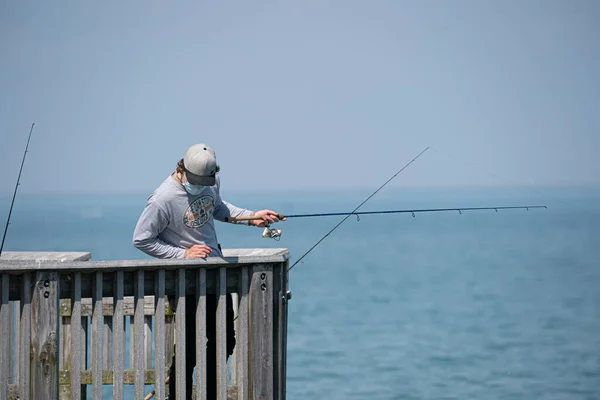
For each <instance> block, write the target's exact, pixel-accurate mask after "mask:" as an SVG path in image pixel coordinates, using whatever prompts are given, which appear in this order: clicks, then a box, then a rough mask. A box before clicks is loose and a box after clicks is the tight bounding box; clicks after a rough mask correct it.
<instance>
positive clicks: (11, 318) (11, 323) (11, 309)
mask: <svg viewBox="0 0 600 400" xmlns="http://www.w3.org/2000/svg"><path fill="white" fill-rule="evenodd" d="M9 286H10V278H9ZM14 327H15V303H14V301H9V302H8V338H7V339H5V340H6V341H7V342H8V343H9V350H8V383H9V384H10V383H14V380H13V379H14V368H15V358H14V356H13V350H14V343H15V342H14V340H15V333H14V332H13V330H14Z"/></svg>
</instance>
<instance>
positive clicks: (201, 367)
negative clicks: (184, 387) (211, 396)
mask: <svg viewBox="0 0 600 400" xmlns="http://www.w3.org/2000/svg"><path fill="white" fill-rule="evenodd" d="M197 275H198V277H197V279H198V281H197V285H196V290H197V294H196V400H207V386H206V269H204V268H200V269H199V270H198V272H197Z"/></svg>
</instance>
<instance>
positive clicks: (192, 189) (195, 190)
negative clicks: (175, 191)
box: [183, 181, 206, 196]
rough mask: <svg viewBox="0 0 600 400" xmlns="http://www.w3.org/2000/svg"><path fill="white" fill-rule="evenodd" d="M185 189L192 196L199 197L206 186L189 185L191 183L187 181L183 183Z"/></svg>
mask: <svg viewBox="0 0 600 400" xmlns="http://www.w3.org/2000/svg"><path fill="white" fill-rule="evenodd" d="M183 187H184V188H185V190H186V191H187V192H188V193H189V194H191V195H192V196H197V195H199V194H200V193H201V192H202V190H204V188H205V187H206V186H202V185H192V184H191V183H189V182H187V181H186V182H184V183H183Z"/></svg>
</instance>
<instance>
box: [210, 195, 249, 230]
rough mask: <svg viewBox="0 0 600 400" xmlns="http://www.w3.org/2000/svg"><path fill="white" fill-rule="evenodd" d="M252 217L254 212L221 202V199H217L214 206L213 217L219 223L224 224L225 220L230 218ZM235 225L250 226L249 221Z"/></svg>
mask: <svg viewBox="0 0 600 400" xmlns="http://www.w3.org/2000/svg"><path fill="white" fill-rule="evenodd" d="M252 215H254V211H250V210H247V209H245V208H240V207H238V206H235V205H233V204H231V203H228V202H226V201H225V200H221V197H219V198H218V203H217V204H216V205H215V211H214V213H213V217H214V218H215V219H216V220H218V221H221V222H225V221H226V219H227V218H230V217H250V216H252ZM236 223H237V224H244V225H250V221H240V222H236Z"/></svg>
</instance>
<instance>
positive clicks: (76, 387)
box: [69, 272, 87, 399]
mask: <svg viewBox="0 0 600 400" xmlns="http://www.w3.org/2000/svg"><path fill="white" fill-rule="evenodd" d="M72 296H73V297H72V299H71V300H72V301H73V308H72V313H71V351H70V357H69V364H70V381H71V385H70V389H71V395H72V396H73V398H74V399H80V398H81V370H82V369H84V368H85V367H84V366H85V360H83V361H84V363H83V364H82V357H81V354H82V353H85V350H84V349H85V347H87V346H86V345H85V342H84V338H85V336H83V334H84V332H83V329H82V323H81V273H80V272H76V273H74V274H73V294H72Z"/></svg>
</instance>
